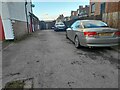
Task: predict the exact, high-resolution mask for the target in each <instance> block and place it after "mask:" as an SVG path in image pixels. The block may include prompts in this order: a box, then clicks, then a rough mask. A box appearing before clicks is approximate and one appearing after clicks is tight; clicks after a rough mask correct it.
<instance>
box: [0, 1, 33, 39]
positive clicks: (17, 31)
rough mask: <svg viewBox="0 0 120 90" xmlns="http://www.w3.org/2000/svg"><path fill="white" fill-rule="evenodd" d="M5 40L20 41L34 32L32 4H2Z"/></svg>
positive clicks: (0, 12) (29, 2)
mask: <svg viewBox="0 0 120 90" xmlns="http://www.w3.org/2000/svg"><path fill="white" fill-rule="evenodd" d="M0 5H1V7H2V8H1V11H0V17H1V20H2V25H3V31H4V35H5V40H11V39H12V40H14V39H19V38H21V37H22V36H24V35H26V34H28V33H30V32H32V31H33V24H32V21H33V20H32V19H31V18H33V17H32V15H31V13H32V2H31V0H26V2H0Z"/></svg>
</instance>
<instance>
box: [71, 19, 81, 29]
mask: <svg viewBox="0 0 120 90" xmlns="http://www.w3.org/2000/svg"><path fill="white" fill-rule="evenodd" d="M71 27H72V29H73V30H77V29H78V28H79V27H80V21H76V22H75V23H73V25H72V26H71Z"/></svg>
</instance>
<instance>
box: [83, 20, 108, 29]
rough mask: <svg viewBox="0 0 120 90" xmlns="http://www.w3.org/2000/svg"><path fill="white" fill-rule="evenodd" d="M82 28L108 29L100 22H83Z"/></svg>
mask: <svg viewBox="0 0 120 90" xmlns="http://www.w3.org/2000/svg"><path fill="white" fill-rule="evenodd" d="M83 26H84V28H101V27H108V26H107V24H106V23H104V22H102V21H87V22H83Z"/></svg>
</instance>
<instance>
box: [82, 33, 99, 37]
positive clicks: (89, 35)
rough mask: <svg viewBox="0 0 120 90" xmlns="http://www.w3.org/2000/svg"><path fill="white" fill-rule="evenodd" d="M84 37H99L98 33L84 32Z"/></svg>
mask: <svg viewBox="0 0 120 90" xmlns="http://www.w3.org/2000/svg"><path fill="white" fill-rule="evenodd" d="M84 35H85V36H88V37H93V36H95V35H97V33H96V32H84Z"/></svg>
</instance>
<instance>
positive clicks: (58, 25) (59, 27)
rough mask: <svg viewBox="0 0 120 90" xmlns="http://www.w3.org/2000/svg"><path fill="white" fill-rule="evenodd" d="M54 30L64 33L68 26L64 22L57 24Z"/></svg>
mask: <svg viewBox="0 0 120 90" xmlns="http://www.w3.org/2000/svg"><path fill="white" fill-rule="evenodd" d="M54 30H55V31H61V30H62V31H64V30H66V26H65V24H64V23H63V22H56V23H55V26H54Z"/></svg>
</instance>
